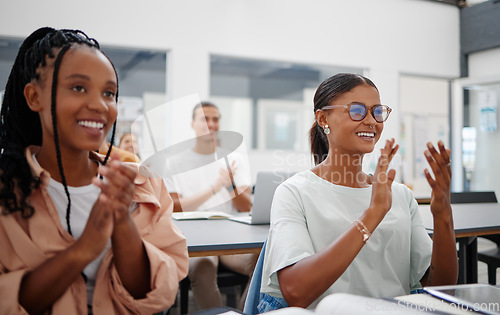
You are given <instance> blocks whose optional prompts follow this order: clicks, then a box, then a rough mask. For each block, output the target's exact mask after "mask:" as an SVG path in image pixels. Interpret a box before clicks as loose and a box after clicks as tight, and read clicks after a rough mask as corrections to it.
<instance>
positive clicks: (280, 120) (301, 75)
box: [210, 55, 363, 151]
mask: <svg viewBox="0 0 500 315" xmlns="http://www.w3.org/2000/svg"><path fill="white" fill-rule="evenodd" d="M338 72H352V73H359V74H363V69H362V68H354V67H337V66H331V65H314V64H299V63H292V62H284V61H271V60H258V59H247V58H237V57H229V56H220V55H212V56H211V58H210V99H211V100H212V101H213V102H214V103H215V104H216V105H222V106H221V108H220V109H221V114H222V118H221V129H223V128H225V129H226V130H232V131H240V132H241V133H242V134H243V136H244V138H245V142H246V144H247V146H249V147H250V148H253V149H260V150H291V151H306V150H307V148H306V146H307V143H308V141H307V136H306V135H307V131H308V130H309V128H310V127H311V125H312V123H313V121H314V120H313V119H314V115H313V101H312V98H313V96H314V91H315V90H316V88H317V87H318V85H319V84H320V83H321V82H322V81H323V80H324V79H326V78H328V77H330V76H332V75H334V74H336V73H338ZM226 117H230V119H226Z"/></svg>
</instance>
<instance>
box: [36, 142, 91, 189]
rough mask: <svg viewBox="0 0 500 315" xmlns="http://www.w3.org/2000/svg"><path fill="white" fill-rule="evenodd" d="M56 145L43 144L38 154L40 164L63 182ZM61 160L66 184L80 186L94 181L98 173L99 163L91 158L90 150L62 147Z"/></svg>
mask: <svg viewBox="0 0 500 315" xmlns="http://www.w3.org/2000/svg"><path fill="white" fill-rule="evenodd" d="M55 152H56V150H55V147H52V148H49V147H47V146H43V145H42V147H41V149H40V152H39V153H38V154H37V155H36V158H37V161H38V163H40V166H41V167H42V168H44V169H45V170H47V171H48V172H49V173H50V176H51V177H52V178H53V179H54V180H56V181H58V182H60V183H62V176H61V173H60V171H59V165H58V162H57V155H56V153H55ZM61 162H62V166H63V170H64V177H65V179H66V185H68V186H73V187H79V186H85V185H89V184H90V183H92V179H93V178H94V177H95V176H96V175H97V171H98V167H99V165H98V164H97V163H96V162H95V161H92V160H90V158H89V151H83V150H79V151H69V150H64V149H63V148H61Z"/></svg>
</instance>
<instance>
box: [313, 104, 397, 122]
mask: <svg viewBox="0 0 500 315" xmlns="http://www.w3.org/2000/svg"><path fill="white" fill-rule="evenodd" d="M335 107H344V108H347V109H349V116H350V117H351V119H352V120H354V121H361V120H363V119H365V117H366V114H367V113H368V111H370V112H371V113H372V116H373V118H374V119H375V121H376V122H379V123H382V122H384V121H386V120H387V118H389V114H390V113H391V112H392V109H391V108H390V107H389V106H386V105H374V106H372V107H371V108H370V109H368V108H367V107H366V105H365V104H362V103H352V104H349V105H327V106H325V107H323V108H321V109H318V110H328V109H334V108H335Z"/></svg>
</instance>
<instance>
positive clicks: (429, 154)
mask: <svg viewBox="0 0 500 315" xmlns="http://www.w3.org/2000/svg"><path fill="white" fill-rule="evenodd" d="M424 154H425V156H426V157H428V158H430V157H431V153H430V152H429V151H427V150H426V151H425V152H424Z"/></svg>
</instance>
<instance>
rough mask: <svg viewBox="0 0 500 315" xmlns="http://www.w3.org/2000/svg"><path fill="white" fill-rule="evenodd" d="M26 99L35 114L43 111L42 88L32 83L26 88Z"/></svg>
mask: <svg viewBox="0 0 500 315" xmlns="http://www.w3.org/2000/svg"><path fill="white" fill-rule="evenodd" d="M24 98H25V99H26V103H28V106H29V108H30V109H31V110H32V111H34V112H39V111H41V110H42V102H41V101H40V86H39V85H38V84H36V83H33V82H30V83H28V84H26V86H25V87H24Z"/></svg>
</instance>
